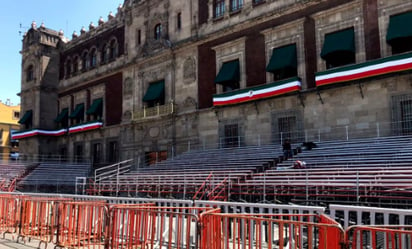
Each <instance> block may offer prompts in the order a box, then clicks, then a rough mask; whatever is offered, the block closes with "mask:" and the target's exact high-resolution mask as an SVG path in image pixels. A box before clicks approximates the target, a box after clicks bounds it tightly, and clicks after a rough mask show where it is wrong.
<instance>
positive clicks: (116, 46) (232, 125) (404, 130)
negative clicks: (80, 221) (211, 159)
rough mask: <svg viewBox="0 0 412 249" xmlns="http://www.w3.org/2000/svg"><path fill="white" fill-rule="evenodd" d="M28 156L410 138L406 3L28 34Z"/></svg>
mask: <svg viewBox="0 0 412 249" xmlns="http://www.w3.org/2000/svg"><path fill="white" fill-rule="evenodd" d="M21 54H22V82H21V93H20V96H21V118H20V120H19V123H20V127H21V128H20V131H19V132H17V133H14V135H13V137H14V139H18V140H19V144H20V151H21V153H22V154H27V155H29V154H32V155H34V154H42V155H61V156H64V157H69V158H78V157H79V158H80V157H86V158H91V159H92V160H93V162H94V163H96V164H99V163H110V162H117V161H119V160H125V159H130V158H134V159H137V158H140V159H142V158H146V159H150V158H151V159H153V158H158V159H159V158H165V157H171V156H173V155H176V154H179V153H181V152H183V151H186V150H188V149H191V148H199V147H205V148H206V147H207V148H219V147H230V146H239V145H256V144H262V143H278V142H280V141H281V140H282V139H284V138H290V139H292V141H293V142H294V143H299V142H303V141H317V140H318V139H319V138H320V137H322V138H324V139H326V138H328V139H347V138H348V136H350V137H362V136H376V135H379V136H388V135H405V134H410V133H411V132H412V73H411V71H410V70H411V69H412V2H411V1H408V0H390V1H378V0H354V1H348V0H173V1H172V0H151V1H148V0H125V1H124V3H123V5H122V6H119V8H118V10H117V13H116V14H109V16H108V17H107V19H106V20H104V19H103V18H101V19H100V20H98V22H97V23H96V25H94V24H93V23H91V24H90V25H89V27H88V29H87V30H86V28H82V29H81V30H80V32H79V33H77V32H74V33H73V34H72V37H71V38H70V39H68V38H65V37H64V34H63V33H62V32H61V31H60V32H59V31H55V30H51V29H48V28H47V27H45V25H44V24H40V25H36V24H35V23H33V24H32V27H31V28H30V29H29V30H28V31H27V33H26V34H25V36H24V39H23V47H22V51H21Z"/></svg>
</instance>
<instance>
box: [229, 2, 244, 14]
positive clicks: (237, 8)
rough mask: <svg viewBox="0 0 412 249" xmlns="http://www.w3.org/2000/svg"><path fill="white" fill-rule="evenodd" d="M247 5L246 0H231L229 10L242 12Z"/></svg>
mask: <svg viewBox="0 0 412 249" xmlns="http://www.w3.org/2000/svg"><path fill="white" fill-rule="evenodd" d="M244 6H245V0H230V1H229V12H230V13H236V12H240V11H241V10H242V8H243V7H244Z"/></svg>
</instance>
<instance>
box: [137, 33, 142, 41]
mask: <svg viewBox="0 0 412 249" xmlns="http://www.w3.org/2000/svg"><path fill="white" fill-rule="evenodd" d="M140 44H142V31H141V30H140V29H139V30H137V45H140Z"/></svg>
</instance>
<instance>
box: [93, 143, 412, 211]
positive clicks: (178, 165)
mask: <svg viewBox="0 0 412 249" xmlns="http://www.w3.org/2000/svg"><path fill="white" fill-rule="evenodd" d="M300 145H301V144H294V147H295V148H296V147H298V146H300ZM316 145H317V146H316V147H315V148H313V149H311V150H305V149H304V148H302V150H301V149H300V148H299V149H298V150H297V151H299V153H297V154H295V155H294V157H293V158H290V159H288V160H283V158H282V157H283V156H282V154H283V153H282V149H281V146H280V145H265V146H252V147H242V148H224V149H211V150H203V151H192V152H187V153H183V154H181V155H179V156H177V157H174V158H170V159H168V160H165V161H162V162H158V163H157V164H156V165H152V166H147V167H142V168H139V169H137V170H134V171H129V172H127V173H123V174H120V175H115V176H113V177H109V178H107V179H105V180H102V181H100V182H98V184H97V185H96V186H95V188H96V189H95V190H94V191H95V193H97V194H102V195H116V196H120V195H124V196H139V197H157V198H179V199H191V198H193V197H194V196H196V194H197V193H198V191H199V190H200V189H201V188H202V186H205V185H208V186H209V187H210V188H209V191H210V190H213V189H216V188H218V186H220V187H221V188H225V193H226V195H227V198H228V200H233V201H246V202H265V203H294V204H302V205H322V206H327V205H328V204H331V203H333V204H348V203H349V204H357V205H373V206H377V207H397V208H405V207H410V206H412V167H410V166H411V165H412V146H411V145H412V137H406V136H405V137H381V138H367V139H356V140H355V139H354V140H349V141H327V142H319V143H316ZM295 160H301V161H305V162H306V166H307V167H306V169H294V168H293V167H292V165H293V162H294V161H295Z"/></svg>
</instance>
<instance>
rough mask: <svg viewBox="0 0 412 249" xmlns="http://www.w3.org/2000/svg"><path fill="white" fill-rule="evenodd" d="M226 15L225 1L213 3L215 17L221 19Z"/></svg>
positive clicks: (218, 0) (216, 0)
mask: <svg viewBox="0 0 412 249" xmlns="http://www.w3.org/2000/svg"><path fill="white" fill-rule="evenodd" d="M224 13H225V0H214V1H213V17H214V18H219V17H221V16H223V14H224Z"/></svg>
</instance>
